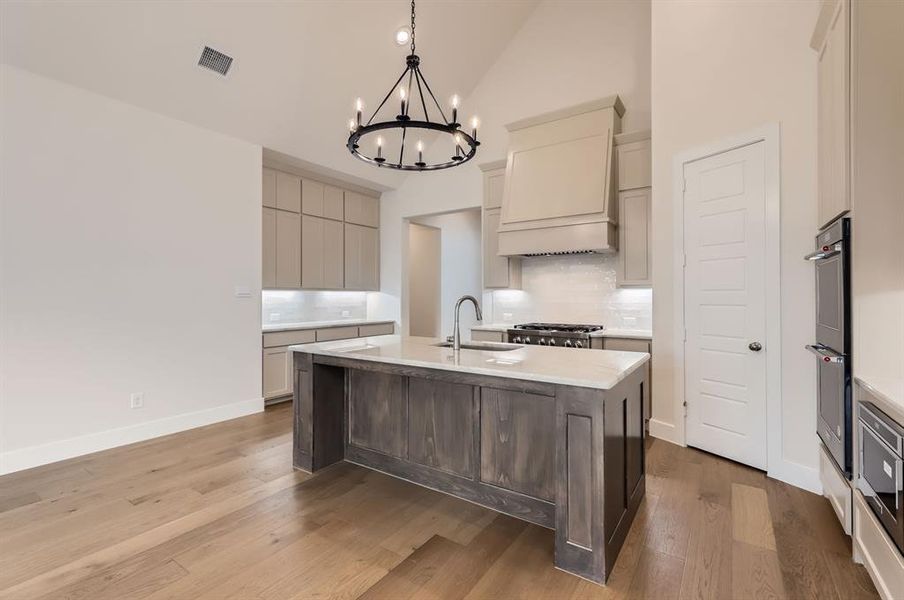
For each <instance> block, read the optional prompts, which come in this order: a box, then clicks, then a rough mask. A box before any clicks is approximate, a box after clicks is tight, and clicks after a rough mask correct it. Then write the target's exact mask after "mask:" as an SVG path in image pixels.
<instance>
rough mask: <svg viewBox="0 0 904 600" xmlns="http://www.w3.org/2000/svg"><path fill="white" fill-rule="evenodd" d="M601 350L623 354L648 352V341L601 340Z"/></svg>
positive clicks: (608, 338) (626, 339) (612, 338)
mask: <svg viewBox="0 0 904 600" xmlns="http://www.w3.org/2000/svg"><path fill="white" fill-rule="evenodd" d="M603 348H605V349H606V350H621V351H623V352H649V351H650V342H649V341H648V340H634V339H630V338H614V337H611V338H610V337H607V338H603Z"/></svg>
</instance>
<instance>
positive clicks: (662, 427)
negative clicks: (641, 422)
mask: <svg viewBox="0 0 904 600" xmlns="http://www.w3.org/2000/svg"><path fill="white" fill-rule="evenodd" d="M649 424H650V435H651V436H653V437H654V438H659V439H661V440H665V441H667V442H671V443H673V444H678V445H679V446H683V445H684V444H682V443H681V442H679V441H678V439H677V437H678V432H677V431H676V430H675V425H674V424H673V423H666V422H665V421H659V420H658V419H650V420H649Z"/></svg>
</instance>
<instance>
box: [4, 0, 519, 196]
mask: <svg viewBox="0 0 904 600" xmlns="http://www.w3.org/2000/svg"><path fill="white" fill-rule="evenodd" d="M536 4H537V0H491V1H477V0H474V1H469V0H456V1H451V0H450V1H437V0H432V1H428V0H421V1H420V2H419V3H418V5H417V14H418V19H417V42H418V54H420V55H421V57H422V66H423V69H424V71H425V73H426V74H427V75H428V77H429V78H430V83H431V86H432V87H433V89H434V91H435V92H436V94H437V98H438V99H448V98H450V97H451V96H452V94H453V93H458V94H459V95H461V96H462V97H467V95H468V93H469V92H470V91H471V89H472V88H473V87H474V86H475V85H476V84H477V82H478V81H479V80H480V78H481V76H482V75H483V74H484V73H485V72H486V70H487V69H488V68H489V67H490V66H491V65H492V63H493V62H494V61H495V59H496V57H497V56H498V55H499V53H500V52H501V51H502V50H503V49H504V48H505V46H506V44H507V43H508V42H509V40H510V39H511V38H512V37H513V36H514V34H515V33H516V32H517V31H518V29H519V28H520V26H521V25H522V23H523V22H524V21H525V19H526V18H527V16H528V15H529V14H530V12H531V11H532V10H533V8H534V7H535V6H536ZM0 7H2V8H0V53H2V54H0V60H2V61H3V62H5V63H8V64H12V65H15V66H18V67H21V68H24V69H28V70H30V71H33V72H35V73H38V74H41V75H44V76H47V77H51V78H53V79H58V80H61V81H64V82H67V83H71V84H73V85H76V86H79V87H82V88H86V89H88V90H91V91H94V92H97V93H100V94H104V95H107V96H111V97H113V98H117V99H120V100H123V101H125V102H128V103H131V104H135V105H137V106H141V107H144V108H147V109H149V110H153V111H155V112H159V113H162V114H165V115H168V116H171V117H174V118H178V119H181V120H184V121H187V122H189V123H193V124H196V125H199V126H202V127H207V128H209V129H213V130H215V131H220V132H223V133H226V134H229V135H233V136H235V137H239V138H242V139H244V140H247V141H249V142H253V143H256V144H260V145H262V146H265V147H267V148H271V149H273V150H277V151H279V152H282V153H285V154H289V155H291V156H295V157H298V158H300V159H303V160H305V161H310V162H312V163H316V164H319V165H322V166H323V167H325V168H327V169H330V170H334V171H338V172H340V173H343V174H347V175H349V176H352V177H355V178H363V179H366V180H369V181H371V182H373V183H376V184H379V185H383V186H389V187H395V186H397V185H399V184H400V183H401V180H402V177H403V176H402V175H401V174H399V173H397V172H393V171H387V170H377V169H375V168H373V167H371V166H368V165H365V164H363V163H360V162H358V161H357V160H355V159H354V158H353V157H351V156H350V155H349V153H348V151H347V150H346V149H345V146H344V140H345V138H346V136H347V123H348V119H349V118H350V117H352V116H353V112H354V100H355V98H356V97H358V96H361V97H363V98H365V100H366V101H367V102H368V104H369V105H370V106H371V107H374V106H375V105H376V104H377V103H379V101H380V100H381V99H382V95H383V94H384V93H385V92H386V90H388V89H389V86H390V85H391V84H392V83H393V82H394V81H395V78H396V77H398V74H399V73H401V71H402V69H403V67H404V57H405V55H406V54H407V51H408V48H407V46H406V47H399V46H397V45H396V44H395V42H394V34H395V31H396V30H397V29H398V28H399V27H400V26H403V25H406V24H407V23H408V20H409V13H410V4H409V3H408V2H406V1H404V0H392V1H390V0H372V1H365V0H345V1H342V0H333V1H325V0H309V1H298V2H227V1H201V0H193V1H185V2H178V1H153V0H135V1H119V2H114V1H106V2H89V1H70V2H62V1H59V2H37V1H26V2H22V1H18V0H15V1H11V0H5V1H3V2H0ZM205 45H209V46H211V47H213V48H216V49H218V50H220V51H222V52H225V53H227V54H229V55H231V56H233V57H234V58H235V62H234V63H233V65H232V69H231V70H230V72H229V74H228V76H227V77H225V78H224V77H221V76H219V75H217V74H215V73H212V72H209V71H205V70H203V69H201V68H199V67H198V66H197V61H198V57H199V56H200V52H201V49H202V48H203V47H204V46H205ZM465 108H466V107H465Z"/></svg>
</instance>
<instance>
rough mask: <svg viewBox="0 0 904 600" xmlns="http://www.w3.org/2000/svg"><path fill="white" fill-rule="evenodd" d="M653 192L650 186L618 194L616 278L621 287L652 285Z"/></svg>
mask: <svg viewBox="0 0 904 600" xmlns="http://www.w3.org/2000/svg"><path fill="white" fill-rule="evenodd" d="M651 212H652V195H651V194H650V188H640V189H635V190H630V191H626V192H619V193H618V213H619V215H620V216H619V222H618V263H617V267H616V272H615V274H616V281H617V282H618V285H619V286H649V285H652V284H653V278H652V273H651V269H650V263H651V261H650V243H651V234H652V229H651V218H650V216H651Z"/></svg>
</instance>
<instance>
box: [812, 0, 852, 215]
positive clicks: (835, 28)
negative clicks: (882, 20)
mask: <svg viewBox="0 0 904 600" xmlns="http://www.w3.org/2000/svg"><path fill="white" fill-rule="evenodd" d="M849 27H850V17H849V3H848V1H847V0H840V1H839V2H838V3H837V8H836V11H835V14H834V15H833V17H832V21H831V24H830V26H829V29H828V32H827V33H826V37H825V43H824V45H823V47H822V49H821V51H820V52H819V65H818V67H817V81H818V83H817V102H818V110H817V133H818V148H817V172H818V186H817V187H818V189H817V197H818V200H819V202H818V205H819V208H818V211H819V226H820V227H823V226H825V225H827V224H828V223H830V222H831V221H833V220H834V219H835V218H836V217H838V216H839V215H841V214H842V213H844V212H846V211H848V210H850V208H851V203H850V192H849V177H848V172H849V165H850V157H849V148H850V145H849V144H850V135H849V131H850V130H849V115H850V112H849V93H850V34H849Z"/></svg>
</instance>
